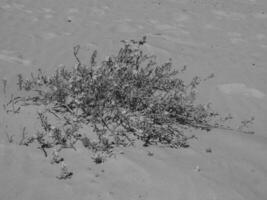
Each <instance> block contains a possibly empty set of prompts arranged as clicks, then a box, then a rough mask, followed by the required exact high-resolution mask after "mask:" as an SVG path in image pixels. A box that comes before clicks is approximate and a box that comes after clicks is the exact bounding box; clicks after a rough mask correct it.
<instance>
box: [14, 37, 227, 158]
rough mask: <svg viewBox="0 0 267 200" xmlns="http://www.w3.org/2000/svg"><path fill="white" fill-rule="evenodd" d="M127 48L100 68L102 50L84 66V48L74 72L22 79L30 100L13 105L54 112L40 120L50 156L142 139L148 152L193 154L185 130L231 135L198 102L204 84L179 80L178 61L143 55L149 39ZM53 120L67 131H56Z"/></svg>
mask: <svg viewBox="0 0 267 200" xmlns="http://www.w3.org/2000/svg"><path fill="white" fill-rule="evenodd" d="M122 43H123V45H124V46H123V47H122V48H121V49H120V50H119V52H118V54H117V55H115V56H110V57H108V59H106V60H105V61H103V62H101V63H100V64H98V63H97V62H96V56H97V52H96V51H94V53H93V54H92V56H91V59H90V63H89V64H83V63H82V62H81V61H80V59H79V57H78V52H79V48H80V47H79V46H76V47H74V57H75V59H76V61H77V64H76V66H75V67H74V68H73V69H71V70H67V69H66V68H65V67H61V68H58V69H57V70H56V72H55V73H53V74H52V75H51V76H48V75H46V74H45V73H44V72H43V71H42V70H40V69H39V70H38V73H37V74H36V75H34V74H32V75H31V79H24V78H23V77H22V75H19V76H18V78H19V81H18V86H19V89H20V90H25V91H29V92H30V93H29V96H24V97H16V98H13V101H12V103H14V102H15V103H21V105H22V106H25V105H38V106H45V108H46V110H45V111H44V112H41V113H38V118H39V119H40V121H41V126H42V131H41V132H40V133H39V134H38V135H37V136H36V138H35V139H36V140H37V141H38V142H39V143H40V146H41V148H42V149H43V150H44V152H46V151H45V148H50V147H53V146H55V145H61V146H62V147H65V148H68V147H70V148H75V147H74V144H75V143H76V142H77V141H81V142H82V144H83V145H84V147H86V148H88V149H91V150H92V151H93V152H95V153H96V152H99V151H102V152H109V151H110V150H111V149H112V148H113V147H114V146H119V145H123V146H127V145H132V144H133V143H134V141H135V140H141V141H143V144H144V146H148V145H151V144H164V145H167V146H170V147H174V148H177V147H187V146H188V143H187V141H188V139H189V138H188V137H187V136H186V135H185V134H184V130H185V129H188V128H197V129H203V130H207V131H209V130H210V129H212V128H218V127H219V128H223V126H222V125H221V124H220V123H218V122H216V120H214V119H216V117H217V116H218V114H217V113H215V112H213V111H212V110H211V109H210V107H209V105H201V104H196V103H195V99H196V88H197V86H198V85H199V84H200V83H201V81H202V80H201V79H200V78H199V77H194V78H193V79H192V81H191V82H189V83H187V84H186V83H185V82H184V81H183V80H182V79H181V78H179V74H180V73H183V72H184V71H185V68H183V69H180V70H177V69H176V68H175V67H173V65H172V62H171V60H169V61H168V62H166V63H164V64H160V65H159V64H158V63H157V62H156V57H155V56H151V55H147V54H146V53H144V52H143V50H142V46H143V45H144V44H145V43H146V38H145V37H144V38H143V39H142V40H140V41H134V40H131V41H122ZM213 76H214V75H213V74H212V75H210V76H208V78H206V79H203V80H204V81H205V80H207V79H209V78H212V77H213ZM47 115H52V116H53V117H55V118H56V119H57V120H58V121H60V122H61V125H60V126H57V127H55V126H53V125H52V122H51V121H50V122H49V120H48V117H47ZM214 122H216V123H214ZM84 126H91V127H92V129H93V132H92V134H96V136H97V140H96V141H91V140H90V139H89V138H90V137H87V136H86V137H82V135H81V134H79V130H80V128H81V127H84ZM45 154H46V153H45ZM97 158H98V157H97ZM97 162H98V161H97ZM101 162H102V160H101Z"/></svg>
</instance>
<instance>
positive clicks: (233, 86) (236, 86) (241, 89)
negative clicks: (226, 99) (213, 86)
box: [218, 83, 265, 99]
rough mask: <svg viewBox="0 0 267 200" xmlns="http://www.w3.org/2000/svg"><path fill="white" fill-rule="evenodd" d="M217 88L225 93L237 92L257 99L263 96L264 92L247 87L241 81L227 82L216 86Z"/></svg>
mask: <svg viewBox="0 0 267 200" xmlns="http://www.w3.org/2000/svg"><path fill="white" fill-rule="evenodd" d="M218 88H219V90H220V91H221V92H223V93H225V94H230V95H231V94H238V95H244V96H249V97H255V98H258V99H261V98H264V97H265V94H264V93H263V92H261V91H259V90H257V89H255V88H249V87H247V86H246V85H245V84H243V83H228V84H222V85H219V86H218Z"/></svg>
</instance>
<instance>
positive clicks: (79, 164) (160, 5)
mask: <svg viewBox="0 0 267 200" xmlns="http://www.w3.org/2000/svg"><path fill="white" fill-rule="evenodd" d="M144 35H146V36H147V41H148V42H147V44H146V45H145V48H146V50H147V51H149V52H150V53H153V54H155V55H157V56H158V59H159V62H160V61H164V60H167V59H168V58H170V57H171V58H172V60H173V62H174V63H175V64H176V65H177V67H182V66H184V65H186V66H188V71H187V73H186V77H185V79H186V78H190V77H193V76H195V75H201V76H205V75H208V74H210V73H214V74H215V78H213V79H212V80H210V81H208V82H205V83H203V85H201V87H200V88H199V101H200V102H212V103H213V106H214V107H215V108H216V109H217V110H218V111H220V112H222V113H228V112H230V113H232V115H233V116H234V117H235V118H236V119H237V120H244V119H246V118H249V117H250V116H255V118H256V120H255V123H254V124H253V127H252V129H253V130H254V131H255V135H245V134H240V133H237V132H227V131H222V130H213V131H211V132H209V133H206V132H201V131H194V134H195V135H196V136H197V137H198V140H192V141H191V142H190V144H191V147H189V148H187V149H178V150H175V149H166V148H160V147H157V146H153V147H148V148H144V147H132V148H128V149H122V151H123V152H124V153H123V154H120V153H119V152H118V153H117V155H116V156H114V157H112V158H110V159H108V160H107V161H106V162H105V163H104V164H102V165H96V164H94V163H93V162H92V160H91V158H90V154H88V152H86V151H85V150H84V149H83V148H78V149H77V151H73V150H67V151H65V152H64V157H65V160H66V161H67V163H69V167H70V168H71V169H73V172H74V176H73V178H72V179H69V180H62V181H61V180H58V179H56V178H55V177H56V176H57V175H58V173H59V168H58V167H56V166H54V165H51V164H50V163H49V160H48V159H46V158H45V157H44V155H43V153H42V152H41V151H40V150H39V149H37V148H34V147H33V148H31V147H22V146H18V145H16V144H9V143H8V141H7V137H6V135H5V134H6V133H8V134H10V135H14V143H17V142H18V141H19V139H20V137H21V131H22V129H23V127H24V126H26V127H27V130H28V131H29V132H34V130H36V129H37V128H38V121H37V120H36V117H35V115H34V111H32V110H25V112H22V114H19V115H11V114H9V115H7V114H6V113H5V112H4V111H3V109H2V106H1V110H0V199H1V200H49V199H57V200H60V199H62V200H63V199H64V200H74V199H75V200H78V199H79V200H80V199H81V200H83V199H84V200H97V199H99V200H100V199H103V200H111V199H113V200H128V199H129V200H135V199H140V200H141V199H144V200H146V199H150V200H157V199H158V200H165V199H166V200H245V199H246V200H266V199H267V133H266V129H267V96H266V95H267V1H266V0H101V1H100V0H75V1H74V0H0V79H1V90H0V103H1V105H2V104H4V103H6V101H7V100H8V99H9V97H10V95H11V94H12V93H15V92H16V75H17V74H18V73H22V74H23V75H25V76H26V75H29V74H30V72H32V71H35V70H37V69H38V68H42V69H44V70H45V71H48V72H52V71H54V69H55V68H56V67H57V66H59V65H62V64H63V65H66V66H73V65H74V63H75V60H74V58H73V55H72V53H73V52H72V48H73V46H74V45H76V44H80V45H81V55H80V56H81V59H83V60H84V61H87V59H88V55H89V54H91V53H92V52H93V50H95V49H97V50H98V52H99V55H100V58H99V59H101V58H103V57H105V56H107V55H111V54H114V53H116V52H117V50H118V48H119V47H120V40H122V39H139V38H141V37H142V36H144ZM3 79H5V80H7V91H6V94H4V91H3V89H2V88H3V87H2V80H3ZM207 148H211V149H212V152H210V153H207V152H206V149H207ZM148 152H153V156H149V155H148Z"/></svg>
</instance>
